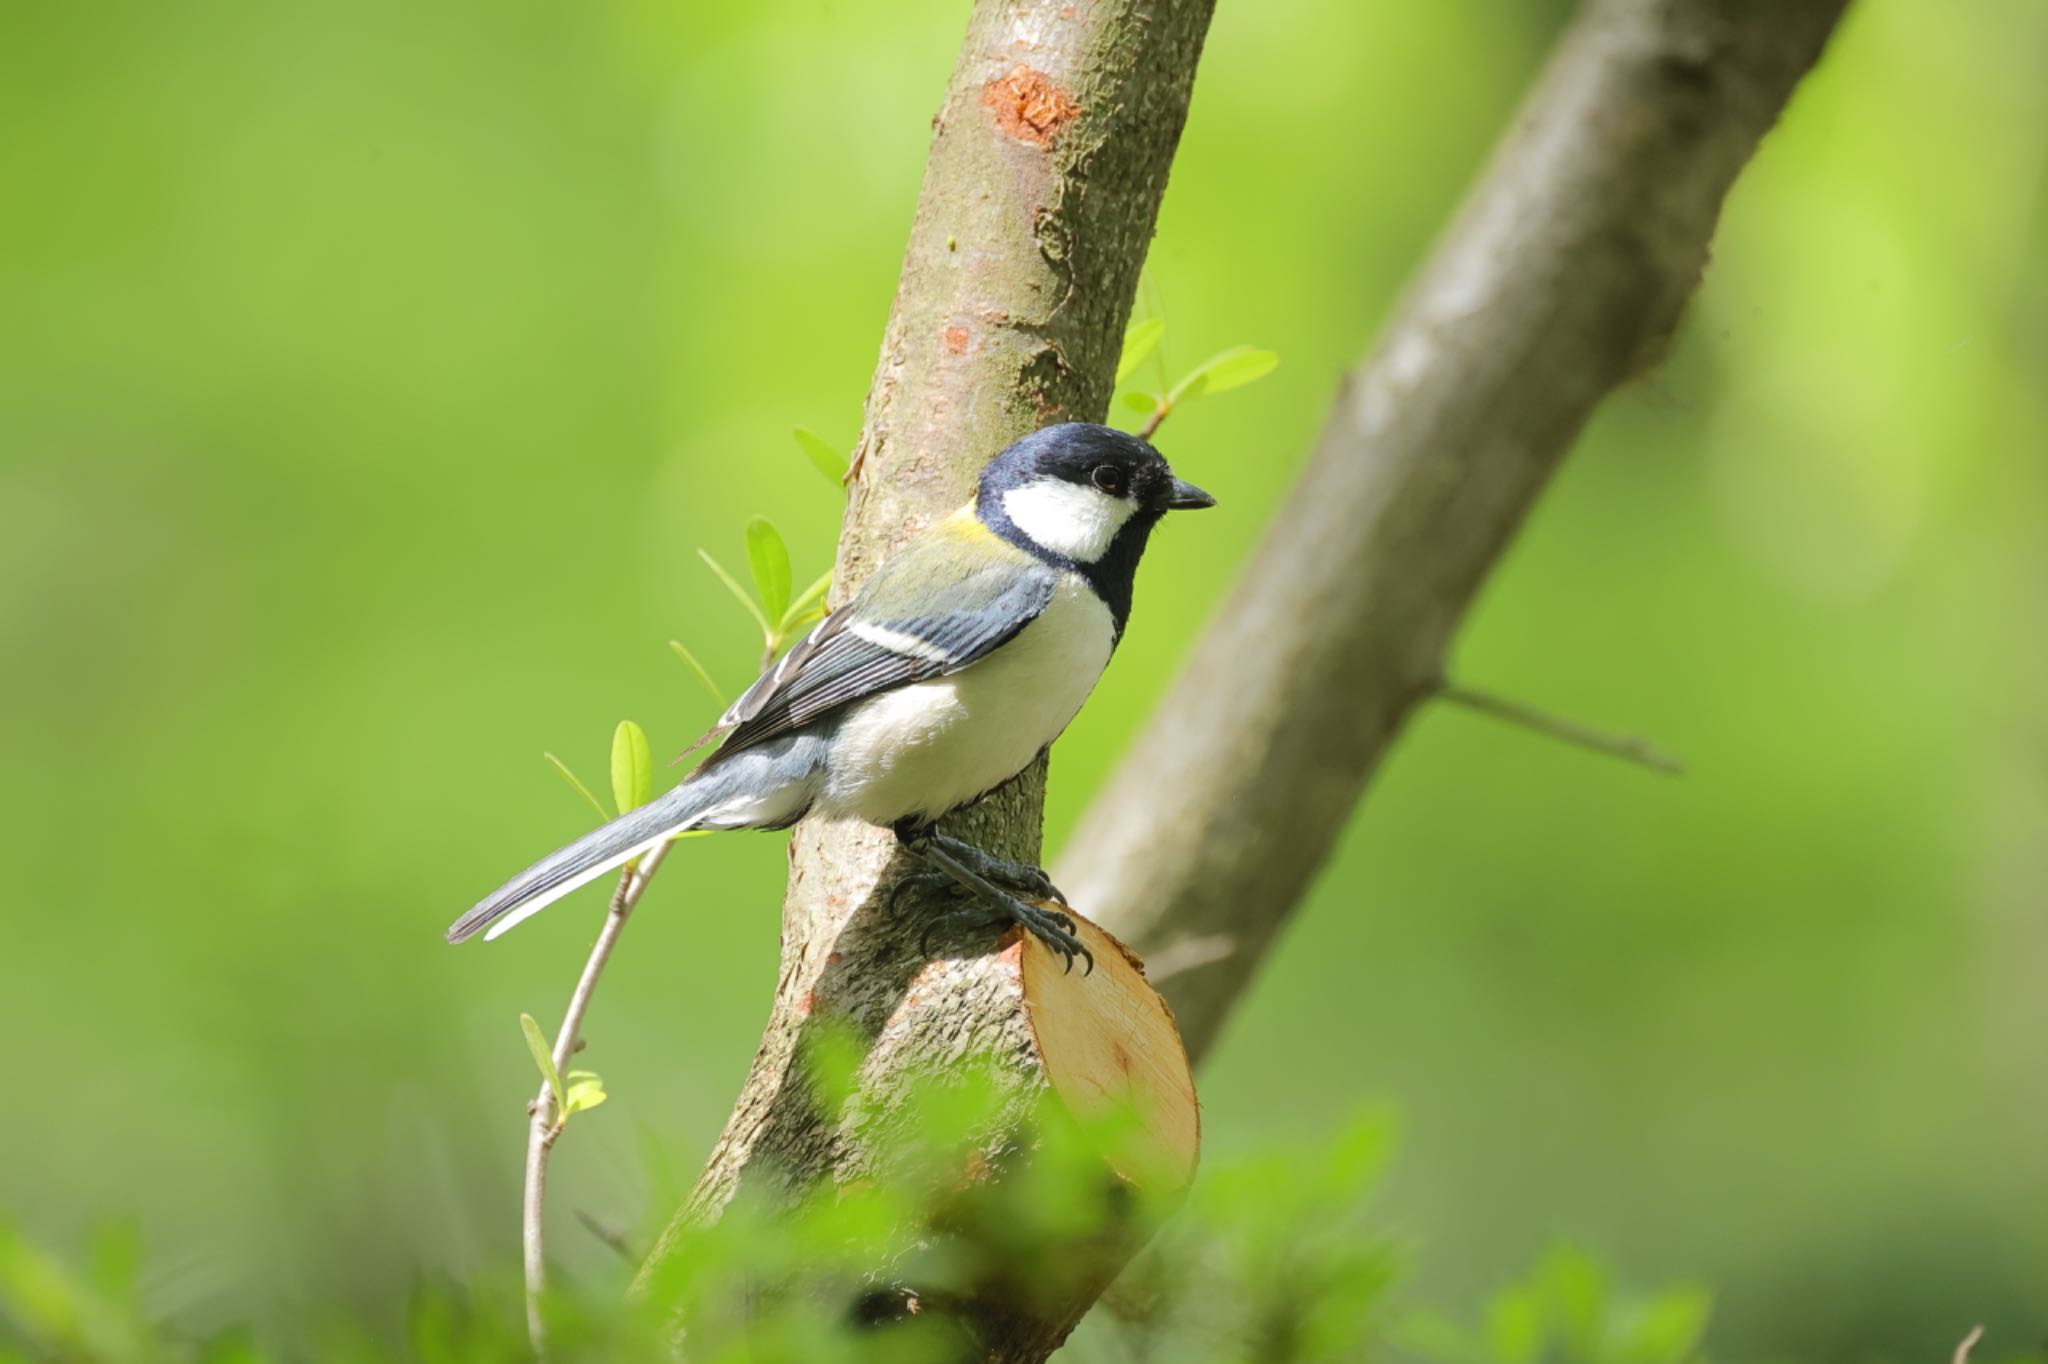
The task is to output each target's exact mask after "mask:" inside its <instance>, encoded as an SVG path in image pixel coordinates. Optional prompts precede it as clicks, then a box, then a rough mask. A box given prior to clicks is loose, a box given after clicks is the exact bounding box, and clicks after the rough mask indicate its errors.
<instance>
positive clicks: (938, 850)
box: [448, 422, 1216, 967]
mask: <svg viewBox="0 0 2048 1364" xmlns="http://www.w3.org/2000/svg"><path fill="white" fill-rule="evenodd" d="M1215 505H1216V500H1215V499H1214V498H1212V497H1210V496H1209V494H1207V493H1205V492H1203V491H1202V490H1201V489H1200V488H1197V487H1195V486H1194V485H1193V484H1191V483H1187V482H1184V481H1182V480H1181V479H1178V478H1176V477H1174V475H1173V471H1172V470H1171V469H1169V468H1167V465H1166V461H1165V459H1163V458H1162V457H1161V456H1160V454H1159V452H1158V451H1157V450H1155V449H1153V448H1152V447H1151V446H1150V445H1148V444H1147V443H1146V442H1144V441H1142V440H1140V439H1138V438H1137V437H1136V436H1132V435H1128V434H1126V433H1124V432H1122V431H1116V430H1113V429H1111V428H1109V427H1106V426H1094V425H1090V424H1088V423H1085V422H1068V423H1065V424H1063V425H1059V426H1050V427H1047V428H1046V429H1044V430H1042V431H1038V432H1034V433H1033V434H1031V435H1028V436H1026V437H1024V438H1023V439H1022V440H1019V441H1017V442H1016V443H1015V444H1013V445H1011V446H1010V447H1009V448H1008V449H1006V450H1004V451H1003V452H1002V453H1001V454H999V455H997V456H996V457H995V459H994V460H992V461H991V462H990V463H989V466H988V468H987V469H986V470H984V471H983V473H982V476H981V483H980V487H979V489H978V491H977V493H976V495H975V497H974V500H973V501H971V502H969V503H968V504H967V505H966V506H964V507H962V508H961V509H960V510H959V511H957V512H955V513H954V514H953V515H951V516H949V517H947V518H946V519H945V520H943V521H940V522H938V523H937V524H935V525H933V526H931V527H930V528H929V529H927V530H926V531H925V532H924V533H923V534H921V535H920V536H918V537H917V538H916V539H915V540H913V541H912V542H911V543H910V544H908V545H906V546H905V547H904V548H903V549H902V550H900V551H898V552H897V553H896V554H895V555H893V556H892V557H890V558H889V559H888V560H887V561H885V562H884V563H883V564H882V565H881V566H880V567H879V568H877V569H876V570H875V572H874V574H873V575H872V576H871V577H869V579H868V580H867V581H866V582H865V583H864V584H862V586H861V588H860V590H859V591H858V592H857V593H855V594H854V597H853V600H852V601H850V602H848V603H847V604H846V605H845V606H844V607H842V608H840V609H839V610H837V611H835V612H833V613H832V614H831V615H830V616H828V617H827V618H826V619H825V620H823V621H822V622H820V623H819V625H818V626H817V628H816V629H814V630H812V631H811V633H810V634H809V635H807V636H806V637H805V638H804V639H802V640H801V641H799V642H798V643H797V644H796V645H795V647H793V648H792V649H790V651H789V652H788V653H787V654H785V655H784V656H783V657H782V659H781V660H780V661H778V662H777V663H776V664H775V665H774V666H773V667H772V668H770V669H769V670H768V671H767V672H765V673H763V674H762V675H761V677H760V679H759V680H758V681H756V682H755V683H754V685H753V686H751V687H749V688H748V689H747V692H746V694H745V695H744V696H742V697H740V699H739V700H737V701H735V702H734V703H733V704H732V707H731V708H730V709H729V710H727V711H726V712H725V714H724V715H723V716H721V717H720V718H719V721H718V724H717V726H716V727H715V728H714V729H713V730H712V731H711V735H707V736H706V737H707V738H709V737H712V736H716V735H723V736H724V737H723V742H722V743H721V744H720V746H719V748H718V750H717V751H716V752H715V753H713V754H712V755H711V756H710V757H709V758H707V759H706V760H705V761H704V762H703V764H702V765H700V766H699V767H698V768H697V770H696V771H694V772H692V773H691V774H690V775H689V776H688V777H687V778H685V779H684V780H683V781H682V782H681V783H679V784H678V785H677V786H676V787H674V788H673V789H672V790H670V791H669V792H668V793H667V794H666V795H663V796H661V797H659V798H657V799H655V800H653V801H650V802H649V803H648V804H646V805H643V806H641V807H640V808H639V809H637V810H632V811H629V812H628V813H626V814H624V815H621V816H620V817H619V818H617V819H615V820H613V821H612V822H611V823H609V824H606V825H605V826H604V827H602V828H600V829H598V830H596V831H594V832H592V833H589V834H586V835H584V836H583V837H582V838H580V839H578V840H576V841H575V842H574V843H571V844H569V845H568V846H567V847H565V848H562V849H560V850H559V851H556V852H553V853H550V854H549V855H548V856H546V857H544V858H542V859H541V860H540V861H538V862H536V863H534V864H533V865H532V866H531V867H528V868H527V869H526V870H525V871H523V872H521V873H519V875H517V876H515V877H513V878H512V879H511V880H510V881H508V882H506V883H505V884H504V885H503V886H501V887H499V888H498V889H497V890H495V891H493V892H492V893H491V894H490V895H488V896H486V897H485V898H484V899H483V900H481V901H479V902H478V903H477V905H476V907H475V908H474V909H471V910H470V911H469V912H468V913H467V914H465V915H463V916H462V917H461V918H460V919H458V920H456V922H455V924H454V926H453V927H451V928H450V929H449V930H448V940H449V941H450V942H461V941H462V940H463V939H465V938H468V937H471V936H473V935H474V934H476V933H477V932H478V931H480V930H483V929H489V932H487V933H485V935H484V936H485V937H486V938H494V937H496V936H497V935H498V934H500V933H503V932H504V931H505V930H506V929H508V928H510V927H512V926H513V925H514V924H516V923H518V922H519V921H520V920H522V919H524V918H526V917H527V916H528V915H531V914H535V913H537V912H539V911H540V910H542V909H544V908H546V907H547V906H548V905H550V904H552V903H554V902H555V901H556V900H559V899H560V898H562V897H563V896H564V895H567V894H568V893H569V892H570V891H572V890H575V889H576V888H577V887H579V886H581V885H584V884H586V883H587V882H589V881H592V880H594V879H596V878H597V877H599V876H602V875H603V874H604V873H605V872H607V871H609V870H611V869H612V868H614V867H617V866H619V865H620V864H622V863H624V862H626V861H627V860H629V859H630V858H633V857H635V856H637V855H638V854H640V853H643V852H646V851H647V850H649V849H650V848H652V847H654V846H655V845H657V844H659V843H660V842H661V841H662V840H663V839H666V838H669V837H671V836H672V835H674V834H677V833H680V832H683V831H685V830H690V829H781V828H786V827H787V826H789V825H791V824H794V823H795V822H796V821H797V820H798V819H801V818H802V817H803V816H804V815H806V814H819V815H825V816H829V817H834V818H852V819H861V820H866V821H867V822H868V823H870V824H877V825H882V826H884V827H886V828H889V829H890V830H892V831H893V832H894V833H895V835H896V838H897V840H898V842H900V843H901V844H902V845H903V847H904V848H906V849H907V850H909V851H910V852H911V853H912V854H913V855H914V856H916V857H917V858H919V859H920V860H922V861H923V862H924V863H925V864H926V867H927V869H928V871H929V872H931V873H932V874H934V875H937V876H943V877H944V878H946V879H949V880H951V881H953V882H955V883H957V884H958V885H959V886H961V887H963V888H964V889H966V890H968V891H970V892H972V893H973V894H974V895H975V896H976V897H978V898H979V899H980V900H982V901H983V902H984V903H985V904H986V905H987V907H988V909H989V910H990V911H991V913H992V915H993V916H996V917H997V918H999V919H1008V920H1014V921H1015V922H1017V923H1019V924H1022V925H1023V926H1024V927H1025V928H1027V929H1029V930H1030V931H1031V932H1032V933H1034V934H1036V935H1037V936H1038V937H1039V938H1040V939H1042V940H1043V941H1044V942H1045V943H1047V944H1048V945H1049V946H1051V947H1052V948H1053V949H1054V950H1056V951H1058V952H1060V953H1062V954H1063V955H1064V956H1065V957H1066V960H1067V964H1068V965H1069V967H1071V966H1072V964H1073V960H1074V957H1075V956H1076V955H1081V956H1084V957H1085V956H1086V951H1085V949H1084V948H1082V946H1081V944H1080V942H1079V940H1078V939H1076V938H1075V936H1074V931H1073V921H1072V920H1071V919H1070V918H1068V917H1067V916H1066V915H1064V914H1060V913H1057V912H1054V911H1049V910H1045V909H1042V908H1040V907H1039V906H1037V905H1035V904H1032V903H1030V902H1029V901H1028V900H1026V899H1024V898H1023V897H1024V896H1026V895H1030V896H1036V897H1040V898H1045V899H1053V900H1059V895H1058V892H1057V891H1056V890H1055V889H1054V888H1053V886H1052V883H1051V882H1050V881H1049V880H1048V879H1047V878H1046V875H1045V873H1044V872H1043V871H1040V870H1039V869H1038V868H1036V867H1030V866H1024V865H1021V864H1018V863H1013V862H1008V861H1004V860H1002V859H1000V858H997V857H994V856H992V855H990V854H988V853H986V852H984V851H982V850H981V849H979V848H976V847H974V846H973V845H972V844H969V843H966V842H964V841H962V840H960V839H957V838H953V837H950V836H948V835H946V834H942V833H939V832H938V831H937V830H936V829H935V828H934V827H933V826H934V824H935V823H936V822H937V821H938V819H939V818H940V816H942V815H944V814H945V813H946V812H947V811H949V810H953V809H956V808H958V807H960V806H962V805H965V804H967V803H968V802H970V801H972V800H974V799H975V798H976V797H977V796H980V795H983V794H985V793H987V792H988V791H991V790H993V789H994V788H996V787H997V786H1000V785H1002V784H1003V783H1004V782H1006V781H1008V780H1009V779H1010V778H1011V777H1013V776H1015V775H1016V774H1017V773H1019V772H1021V771H1023V770H1024V768H1025V767H1027V766H1028V765H1030V763H1031V760H1032V759H1033V758H1035V757H1037V756H1038V755H1039V753H1041V752H1043V751H1044V750H1045V748H1046V747H1047V746H1048V745H1049V744H1051V743H1052V741H1053V740H1054V739H1056V738H1058V737H1059V735H1060V732H1061V731H1062V730H1064V729H1065V728H1066V727H1067V722H1068V721H1070V720H1072V719H1073V718H1074V715H1075V713H1076V712H1078V711H1079V710H1080V709H1081V703H1082V702H1083V701H1085V700H1087V699H1088V693H1089V692H1090V691H1092V690H1094V687H1095V681H1096V679H1097V678H1098V677H1099V676H1101V674H1102V670H1103V668H1104V666H1105V665H1107V664H1108V662H1109V656H1110V654H1111V653H1112V652H1114V650H1115V649H1116V645H1117V641H1118V639H1119V638H1121V637H1122V635H1123V630H1124V624H1125V622H1126V621H1127V620H1128V619H1129V617H1130V611H1131V587H1132V582H1133V579H1134V578H1135V577H1136V575H1137V569H1138V558H1139V556H1140V555H1141V554H1142V553H1143V552H1144V549H1145V541H1146V539H1147V537H1149V536H1150V535H1151V533H1152V528H1153V527H1154V526H1155V525H1157V524H1158V522H1159V519H1160V518H1161V517H1162V516H1163V515H1165V514H1166V513H1167V512H1168V511H1174V510H1180V509H1184V508H1194V507H1213V506H1215ZM1060 902H1061V903H1064V901H1060Z"/></svg>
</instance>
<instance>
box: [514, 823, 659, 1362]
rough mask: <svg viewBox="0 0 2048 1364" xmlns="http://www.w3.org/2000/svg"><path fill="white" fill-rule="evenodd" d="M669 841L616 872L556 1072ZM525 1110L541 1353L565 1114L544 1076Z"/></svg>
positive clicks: (531, 1286) (531, 1277) (527, 1222)
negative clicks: (550, 1212) (551, 1201)
mask: <svg viewBox="0 0 2048 1364" xmlns="http://www.w3.org/2000/svg"><path fill="white" fill-rule="evenodd" d="M670 846H671V845H670V842H669V840H667V839H663V840H662V841H661V842H659V843H657V844H655V845H654V846H653V847H652V848H650V849H649V850H648V851H647V852H645V853H643V854H642V855H641V856H640V858H639V860H638V861H636V862H634V863H632V864H630V865H629V866H628V867H627V869H626V870H625V871H624V872H623V873H621V874H620V876H619V885H618V889H617V890H615V891H613V892H612V904H611V908H610V910H608V911H607V912H606V914H605V916H604V927H603V928H602V929H600V930H599V931H598V935H597V942H596V943H595V944H594V945H593V946H592V947H591V949H590V959H589V960H588V961H586V962H584V963H583V975H582V977H581V978H580V979H578V980H577V982H576V991H575V993H574V994H572V995H570V996H569V1008H568V1012H566V1013H564V1014H563V1015H562V1030H561V1031H560V1032H559V1033H557V1034H556V1035H555V1051H554V1056H555V1069H556V1070H557V1071H558V1072H564V1073H566V1072H567V1070H568V1068H569V1058H570V1057H571V1056H573V1055H575V1054H576V1049H577V1046H578V1045H579V1043H578V1039H577V1034H578V1033H579V1032H580V1031H581V1030H582V1027H583V1015H584V1014H585V1013H587V1012H589V1009H590V997H591V995H592V994H594V993H596V991H597V978H598V977H599V976H601V975H603V974H604V967H605V963H606V962H608V961H610V960H611V955H612V949H613V948H614V947H616V946H617V945H618V941H619V934H620V933H621V932H623V931H624V930H625V927H626V919H627V918H628V916H630V915H631V914H632V913H633V906H635V905H637V904H639V903H640V897H641V896H642V895H644V894H645V893H646V892H647V883H648V882H649V881H650V880H652V879H653V877H654V873H655V870H656V869H657V868H659V867H660V866H661V860H662V859H663V858H664V857H667V856H668V850H669V847H670ZM526 1111H527V1113H528V1114H530V1115H531V1121H530V1122H529V1123H528V1124H527V1129H526V1194H525V1198H524V1200H523V1202H524V1207H523V1213H524V1217H523V1220H522V1238H521V1239H522V1243H523V1245H524V1249H525V1256H526V1335H527V1339H528V1340H529V1341H531V1342H532V1344H533V1352H534V1354H535V1355H536V1356H544V1355H545V1354H546V1353H547V1324H546V1323H545V1322H544V1321H543V1320H542V1319H541V1311H540V1300H541V1295H542V1294H543V1293H544V1292H545V1291H546V1289H547V1274H548V1267H547V1253H546V1243H545V1241H544V1239H543V1234H542V1226H541V1220H542V1219H541V1212H542V1206H543V1204H544V1203H545V1201H546V1198H547V1185H548V1153H549V1152H550V1151H552V1150H553V1149H554V1146H555V1139H556V1138H557V1137H559V1136H561V1135H562V1128H563V1127H564V1126H565V1125H566V1124H567V1122H568V1115H567V1114H563V1113H557V1112H556V1111H555V1096H554V1091H553V1090H551V1089H550V1088H549V1087H548V1084H547V1082H546V1081H545V1080H543V1081H542V1082H541V1086H540V1093H539V1094H537V1095H535V1096H534V1100H533V1102H532V1103H531V1104H529V1105H527V1109H526Z"/></svg>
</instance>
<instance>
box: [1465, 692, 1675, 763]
mask: <svg viewBox="0 0 2048 1364" xmlns="http://www.w3.org/2000/svg"><path fill="white" fill-rule="evenodd" d="M1435 695H1436V696H1438V697H1439V698H1440V699H1442V700H1445V701H1450V702H1452V703H1454V704H1456V705H1460V706H1463V707H1465V708H1466V709H1467V710H1476V711H1478V712H1479V713H1480V714H1482V715H1491V716H1492V717H1493V718H1494V719H1496V720H1505V721H1507V722H1508V723H1509V724H1511V725H1520V726H1522V728H1524V729H1530V730H1534V731H1535V732H1536V733H1538V734H1547V735H1549V736H1550V737H1551V738H1553V739H1561V740H1563V741H1564V742H1565V743H1568V744H1576V745H1578V746H1579V747H1580V748H1585V749H1591V750H1592V751H1593V752H1595V753H1605V754H1606V755H1607V756H1608V757H1610V758H1620V759H1621V760H1622V761H1623V762H1632V763H1635V764H1636V765H1637V766H1639V767H1647V768H1649V769H1650V770H1651V771H1653V772H1665V773H1668V774H1670V775H1672V776H1674V777H1675V776H1680V775H1682V774H1683V773H1684V772H1685V765H1684V764H1683V763H1681V762H1679V760H1678V759H1677V758H1674V757H1672V756H1671V755H1670V754H1669V753H1666V752H1664V750H1662V749H1660V748H1658V747H1657V746H1656V745H1654V744H1652V743H1651V742H1650V741H1649V740H1647V739H1639V738H1637V737H1636V736H1635V735H1633V734H1609V733H1607V732H1606V731H1605V730H1598V729H1594V728H1592V727H1591V726H1588V725H1582V724H1580V723H1579V722H1578V721H1576V720H1567V719H1565V718H1564V717H1563V716H1561V715H1552V714H1550V713H1549V712H1548V711H1541V710H1537V709H1536V708H1535V707H1534V706H1525V705H1523V704H1522V703H1521V702H1520V701H1510V700H1509V699H1508V698H1506V697H1504V696H1495V695H1494V694H1493V693H1491V692H1483V691H1475V690H1474V689H1473V688H1471V687H1464V686H1460V685H1458V684H1457V683H1454V682H1451V681H1448V680H1439V681H1438V682H1437V684H1436V688H1435Z"/></svg>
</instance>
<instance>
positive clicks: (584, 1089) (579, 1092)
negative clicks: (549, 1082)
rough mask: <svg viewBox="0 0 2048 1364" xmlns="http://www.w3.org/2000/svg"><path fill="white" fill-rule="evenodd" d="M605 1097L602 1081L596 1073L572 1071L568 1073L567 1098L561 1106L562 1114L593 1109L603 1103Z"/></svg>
mask: <svg viewBox="0 0 2048 1364" xmlns="http://www.w3.org/2000/svg"><path fill="white" fill-rule="evenodd" d="M606 1097H607V1096H606V1094H605V1092H604V1081H603V1080H601V1079H599V1078H598V1075H597V1072H596V1071H594V1070H572V1071H570V1072H569V1097H568V1101H567V1102H566V1103H565V1104H564V1105H563V1106H562V1113H563V1115H564V1116H566V1115H568V1114H571V1113H581V1112H583V1111H584V1110H585V1109H589V1108H595V1107H597V1106H598V1105H599V1104H601V1103H603V1102H604V1101H605V1099H606Z"/></svg>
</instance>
